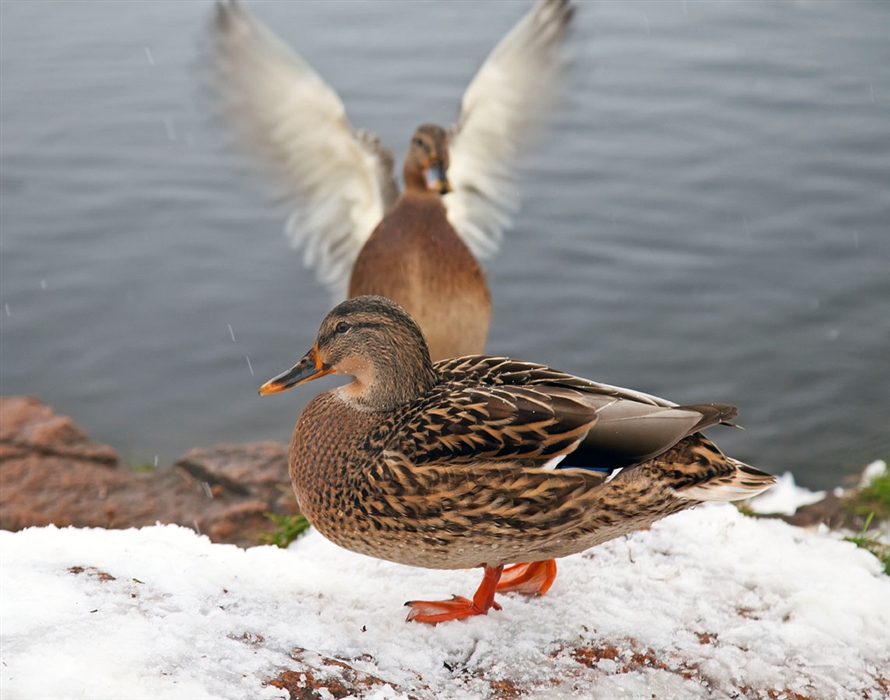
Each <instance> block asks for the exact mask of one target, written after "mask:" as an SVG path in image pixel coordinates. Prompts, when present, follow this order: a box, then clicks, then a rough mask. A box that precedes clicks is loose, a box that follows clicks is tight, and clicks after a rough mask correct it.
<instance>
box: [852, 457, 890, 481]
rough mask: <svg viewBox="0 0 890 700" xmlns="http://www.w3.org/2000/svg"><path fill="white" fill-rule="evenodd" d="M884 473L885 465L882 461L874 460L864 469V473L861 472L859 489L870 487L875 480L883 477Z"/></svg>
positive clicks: (885, 470)
mask: <svg viewBox="0 0 890 700" xmlns="http://www.w3.org/2000/svg"><path fill="white" fill-rule="evenodd" d="M886 473H887V463H886V462H885V461H884V460H882V459H876V460H875V461H874V462H872V463H871V464H869V465H868V466H867V467H866V468H865V471H863V472H862V478H861V479H860V480H859V487H860V488H865V487H867V486H871V485H872V482H874V480H875V479H877V478H879V477H882V476H884V474H886Z"/></svg>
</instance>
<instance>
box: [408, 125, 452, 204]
mask: <svg viewBox="0 0 890 700" xmlns="http://www.w3.org/2000/svg"><path fill="white" fill-rule="evenodd" d="M448 165H449V160H448V132H447V131H445V129H443V128H442V127H441V126H436V125H435V124H423V125H421V126H420V127H418V128H417V131H415V132H414V136H412V137H411V145H410V146H409V147H408V154H407V155H406V156H405V166H404V169H403V176H404V179H405V189H406V190H414V191H424V192H426V191H433V192H437V193H438V194H448V193H449V192H450V191H451V186H450V185H449V184H448V177H447V175H446V173H447V171H448Z"/></svg>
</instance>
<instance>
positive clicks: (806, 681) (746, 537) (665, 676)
mask: <svg viewBox="0 0 890 700" xmlns="http://www.w3.org/2000/svg"><path fill="white" fill-rule="evenodd" d="M789 486H790V487H791V488H789ZM782 488H785V490H786V491H787V492H788V494H789V497H792V495H793V494H794V493H795V491H794V488H795V487H794V485H793V482H791V483H790V484H786V485H785V487H779V489H780V490H781V489H782ZM798 495H800V494H798ZM772 498H774V499H775V498H776V497H775V496H773V497H772ZM780 500H781V499H780ZM559 566H560V572H559V575H558V576H557V579H556V582H555V583H554V585H553V588H552V589H551V590H550V592H549V593H548V594H547V595H546V596H544V597H542V598H532V599H529V598H525V597H521V596H501V597H500V601H501V603H502V604H503V610H501V611H499V612H495V611H492V612H491V613H490V614H489V615H488V616H486V617H477V618H473V619H471V620H467V621H462V622H451V623H445V624H442V625H439V626H437V627H432V626H427V625H420V624H415V623H405V622H404V617H405V612H406V611H405V610H404V609H403V608H401V607H400V606H401V604H402V603H403V602H404V601H405V600H408V599H410V598H419V597H420V598H423V597H427V598H431V597H438V598H442V597H447V596H448V595H451V594H452V593H458V594H463V595H469V594H471V593H472V592H473V591H474V590H475V588H476V586H477V585H478V583H479V581H480V580H481V573H480V572H479V571H445V572H443V571H429V570H423V569H412V568H408V567H403V566H399V565H397V564H391V563H387V562H382V561H377V560H374V559H369V558H366V557H362V556H359V555H356V554H352V553H350V552H346V551H344V550H341V549H338V548H337V547H335V546H334V545H332V544H330V543H328V542H326V541H325V540H324V539H323V538H322V537H321V536H320V535H318V534H317V533H315V532H311V533H310V534H308V535H306V536H304V537H302V538H301V539H299V540H298V541H297V542H295V543H294V544H293V545H291V547H290V548H289V549H287V550H280V549H277V548H274V547H256V548H253V549H249V550H242V549H239V548H237V547H235V546H232V545H220V544H211V543H210V542H209V541H208V540H207V539H206V538H204V537H201V536H198V535H197V534H195V533H194V532H192V531H191V530H187V529H184V528H180V527H175V526H156V527H149V528H143V529H140V530H118V531H115V530H100V529H94V530H78V529H61V530H60V529H57V528H54V527H48V528H33V529H29V530H24V531H21V532H16V533H11V532H0V595H2V598H0V601H2V618H0V631H2V654H0V655H2V659H0V661H2V663H0V691H2V697H3V698H9V699H10V700H12V699H14V698H29V699H30V698H63V697H64V698H74V697H77V698H80V697H85V698H189V699H191V698H280V697H284V698H286V697H288V693H287V691H286V690H284V689H282V688H280V687H276V686H275V685H272V684H270V681H273V680H275V679H281V680H282V682H289V683H291V684H296V685H299V684H301V683H302V684H303V685H305V686H309V687H314V688H316V691H315V694H312V693H311V692H310V691H308V690H307V691H305V693H304V694H303V695H301V696H300V697H311V698H316V697H317V698H333V697H338V698H339V697H344V696H347V695H349V696H353V697H361V698H375V699H383V698H408V697H412V698H459V699H463V698H467V699H469V698H485V697H491V698H514V697H520V693H522V695H521V697H524V698H565V697H579V698H592V699H599V698H602V699H609V700H611V699H613V698H647V699H648V698H748V699H751V698H767V697H769V698H789V699H791V700H794V699H796V698H812V699H819V700H821V699H823V698H825V699H827V698H871V699H877V698H885V697H887V694H888V692H890V691H888V688H890V577H887V576H886V575H884V574H883V573H882V571H881V567H880V565H879V563H878V561H877V560H876V559H875V557H873V556H872V555H870V554H869V553H867V552H865V551H863V550H861V549H857V548H856V547H855V546H854V545H852V544H850V543H848V542H845V541H843V540H842V539H841V538H840V536H838V535H836V534H831V533H827V532H809V531H805V530H802V529H799V528H795V527H792V526H790V525H787V524H785V523H784V522H781V521H778V520H767V519H755V518H750V517H745V516H743V515H741V514H740V513H739V512H738V511H737V510H736V509H735V508H733V507H732V506H729V505H725V504H720V505H711V506H705V507H700V508H697V509H695V510H693V511H687V512H685V513H680V514H678V515H675V516H672V517H670V518H667V519H665V520H662V521H660V522H658V523H656V524H655V525H654V526H653V527H652V528H651V529H650V530H647V531H642V532H637V533H634V534H632V535H629V536H627V537H624V538H621V539H618V540H615V541H613V542H610V543H607V544H605V545H602V546H600V547H597V548H595V549H593V550H590V551H589V552H586V553H584V554H580V555H576V556H573V557H569V558H566V559H563V560H561V561H560V565H559ZM288 670H289V671H291V673H286V671H288ZM770 693H771V694H770Z"/></svg>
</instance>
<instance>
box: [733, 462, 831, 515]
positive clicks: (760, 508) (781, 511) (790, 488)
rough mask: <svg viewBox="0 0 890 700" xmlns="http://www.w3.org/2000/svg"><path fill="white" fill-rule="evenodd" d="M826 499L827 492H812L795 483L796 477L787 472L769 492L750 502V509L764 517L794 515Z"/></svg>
mask: <svg viewBox="0 0 890 700" xmlns="http://www.w3.org/2000/svg"><path fill="white" fill-rule="evenodd" d="M823 498H825V491H810V490H809V489H806V488H804V487H802V486H798V485H797V484H796V483H795V482H794V475H793V474H792V473H791V472H785V473H784V474H782V476H779V477H776V484H775V486H773V487H772V488H770V489H769V490H768V491H765V492H764V493H762V494H760V495H759V496H757V497H755V498H752V499H751V500H750V501H748V507H749V508H750V509H751V510H752V511H753V512H755V513H762V514H764V515H769V514H778V515H794V514H795V513H796V512H797V509H798V508H800V507H801V506H808V505H810V504H811V503H818V502H819V501H821V500H822V499H823Z"/></svg>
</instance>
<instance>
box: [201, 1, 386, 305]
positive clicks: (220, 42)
mask: <svg viewBox="0 0 890 700" xmlns="http://www.w3.org/2000/svg"><path fill="white" fill-rule="evenodd" d="M213 26H214V29H213V35H212V61H213V65H214V68H215V72H216V80H215V85H216V87H217V91H218V93H219V95H220V96H221V98H222V103H223V105H224V108H225V111H226V113H227V114H228V116H229V117H230V118H231V120H232V121H233V122H234V123H235V125H236V127H237V128H238V131H239V133H240V134H242V135H243V136H244V137H245V138H246V141H247V145H248V146H249V147H251V151H252V153H253V154H256V155H260V156H262V158H263V160H264V162H265V164H266V165H267V166H271V168H270V169H271V171H272V173H273V175H275V176H277V178H278V179H279V180H283V181H284V184H285V185H286V187H287V190H288V193H289V194H288V199H289V203H290V204H291V205H293V206H294V209H293V212H292V214H291V215H290V217H289V219H288V222H287V227H286V230H287V233H288V236H289V238H290V240H291V242H292V243H293V245H294V246H300V247H302V248H303V251H304V263H305V264H306V266H307V267H312V268H314V269H315V270H316V274H317V275H318V278H319V279H320V280H321V281H322V282H324V283H325V284H327V285H328V286H329V287H330V288H331V290H332V291H333V292H334V293H335V294H337V295H339V296H345V292H346V285H347V283H348V279H349V273H350V271H351V269H352V264H353V263H354V261H355V258H356V256H357V255H358V253H359V251H360V250H361V247H362V246H363V245H364V243H365V241H366V240H367V238H368V236H370V235H371V232H372V231H373V230H374V227H375V226H376V225H377V224H378V223H379V222H380V219H381V218H382V217H383V214H384V213H385V211H386V210H387V209H388V208H389V206H390V205H391V204H392V202H393V201H395V198H396V197H397V195H398V190H397V187H396V184H395V180H394V177H393V156H392V153H391V152H390V151H389V149H386V148H384V147H383V146H382V145H381V144H380V141H379V139H377V137H376V136H374V135H372V134H369V133H367V132H364V131H357V130H355V129H354V128H353V127H352V125H351V124H350V122H349V120H348V118H347V116H346V109H345V107H344V106H343V102H342V101H341V100H340V98H339V97H338V96H337V94H336V92H334V90H333V89H331V87H330V86H328V85H327V84H326V83H325V82H324V81H323V80H322V79H321V78H320V77H319V76H318V74H317V73H316V72H315V71H314V70H313V69H312V67H311V66H310V65H309V64H308V63H307V62H306V61H305V60H303V59H302V58H301V57H300V56H299V55H297V54H296V53H295V52H293V51H292V50H291V49H290V48H288V47H287V45H285V44H284V43H283V42H282V41H281V40H280V39H279V38H278V37H277V36H276V35H275V34H274V33H273V32H272V31H271V30H269V29H268V28H267V27H266V26H264V25H263V24H262V23H261V22H260V21H259V20H257V19H256V18H254V17H253V16H252V15H251V14H250V13H249V12H247V10H245V9H244V8H243V7H242V6H241V5H239V4H238V3H237V2H235V1H234V0H232V1H231V2H219V3H217V12H216V21H215V23H214V25H213Z"/></svg>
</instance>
